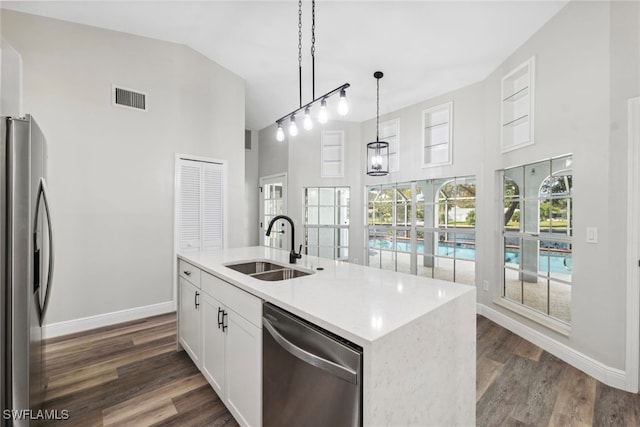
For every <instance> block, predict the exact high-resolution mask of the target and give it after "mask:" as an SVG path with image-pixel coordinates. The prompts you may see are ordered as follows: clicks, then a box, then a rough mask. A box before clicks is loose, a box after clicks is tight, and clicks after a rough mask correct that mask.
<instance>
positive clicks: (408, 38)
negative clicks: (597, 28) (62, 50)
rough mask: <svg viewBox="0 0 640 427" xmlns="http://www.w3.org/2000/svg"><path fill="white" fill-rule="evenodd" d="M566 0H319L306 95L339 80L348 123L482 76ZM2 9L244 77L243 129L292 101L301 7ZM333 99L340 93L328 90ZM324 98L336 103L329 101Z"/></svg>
mask: <svg viewBox="0 0 640 427" xmlns="http://www.w3.org/2000/svg"><path fill="white" fill-rule="evenodd" d="M566 3H567V1H565V0H562V1H520V0H511V1H468V2H465V1H407V2H405V1H362V0H361V1H330V0H318V1H317V2H316V14H315V15H316V31H315V36H316V46H315V47H316V54H315V93H316V96H319V95H321V94H323V93H324V92H327V91H329V90H331V89H334V88H335V87H337V86H340V85H341V84H343V83H346V82H348V83H350V84H351V88H350V89H349V90H348V92H347V97H348V100H349V109H350V111H349V114H348V115H347V116H346V117H345V119H346V120H349V121H356V122H359V121H363V120H367V119H369V118H372V117H375V113H376V99H375V96H376V81H375V79H374V78H373V72H374V71H376V70H381V71H383V72H384V74H385V76H384V78H383V79H382V80H381V81H380V112H381V114H384V113H385V112H389V111H393V110H397V109H399V108H402V107H406V106H409V105H412V104H415V103H417V102H420V101H423V100H426V99H429V98H431V97H433V96H437V95H439V94H442V93H446V92H449V91H451V90H455V89H457V88H460V87H464V86H466V85H469V84H472V83H474V82H477V81H480V80H483V79H484V78H485V77H486V76H487V75H488V74H489V73H490V72H491V71H493V70H494V69H495V68H496V67H497V66H498V65H499V64H500V63H501V62H502V61H504V60H505V59H506V58H507V57H508V56H509V55H510V54H511V53H513V52H514V51H515V50H516V49H517V48H518V47H519V46H520V45H521V44H522V43H523V42H525V41H526V40H527V39H528V38H529V37H530V36H531V35H532V34H534V33H535V32H536V31H537V30H538V29H539V28H540V27H542V26H543V25H544V24H545V23H546V22H547V21H548V20H549V19H550V18H551V17H552V16H553V15H554V14H555V13H557V12H558V11H559V10H560V9H561V8H562V7H563V6H564V5H565V4H566ZM1 5H2V7H3V8H6V9H12V10H18V11H22V12H26V13H31V14H36V15H42V16H48V17H51V18H57V19H62V20H66V21H71V22H76V23H81V24H86V25H91V26H95V27H100V28H106V29H111V30H115V31H122V32H126V33H131V34H136V35H140V36H145V37H151V38H155V39H160V40H165V41H171V42H175V43H181V44H184V45H187V46H190V47H192V48H193V49H195V50H197V51H199V52H200V53H202V54H203V55H205V56H207V57H208V58H210V59H212V60H213V61H215V62H217V63H218V64H220V65H222V66H224V67H225V68H227V69H229V70H231V71H233V72H234V73H236V74H237V75H239V76H241V77H242V78H244V79H245V80H246V127H247V128H248V129H253V130H259V129H262V128H264V127H266V126H268V125H270V124H272V123H273V122H274V121H275V120H276V119H278V118H280V117H281V116H283V115H285V114H287V113H289V112H291V111H292V110H294V109H295V108H297V107H298V104H299V102H298V101H299V100H298V3H297V2H296V1H293V0H285V1H266V0H263V1H129V2H120V1H44V2H38V1H23V2H9V1H2V2H1ZM302 8H303V17H302V18H303V22H302V25H303V40H302V44H303V46H302V48H303V58H302V68H303V82H302V85H303V88H302V89H303V103H306V102H308V101H310V100H311V98H312V96H311V55H310V47H311V42H310V41H311V2H310V1H303V5H302ZM334 98H337V97H334ZM332 100H333V101H332V102H336V100H334V99H333V98H332Z"/></svg>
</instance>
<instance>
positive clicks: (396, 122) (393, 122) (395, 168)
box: [380, 118, 400, 173]
mask: <svg viewBox="0 0 640 427" xmlns="http://www.w3.org/2000/svg"><path fill="white" fill-rule="evenodd" d="M387 127H392V128H393V129H394V130H395V132H394V135H391V136H389V135H385V134H384V133H381V134H380V141H386V142H388V143H389V173H394V172H399V171H400V118H395V119H390V120H385V121H384V122H382V123H380V129H385V128H387ZM390 137H395V141H393V142H391V141H389V140H388V139H387V138H390ZM394 150H395V154H393V151H394ZM392 158H393V159H394V160H392Z"/></svg>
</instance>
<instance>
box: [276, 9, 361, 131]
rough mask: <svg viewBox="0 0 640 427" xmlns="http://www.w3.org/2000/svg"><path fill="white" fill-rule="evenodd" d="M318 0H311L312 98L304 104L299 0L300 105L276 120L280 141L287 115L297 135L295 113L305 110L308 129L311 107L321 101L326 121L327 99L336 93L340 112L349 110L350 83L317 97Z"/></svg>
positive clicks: (320, 119) (320, 114)
mask: <svg viewBox="0 0 640 427" xmlns="http://www.w3.org/2000/svg"><path fill="white" fill-rule="evenodd" d="M315 29H316V2H315V0H312V1H311V79H312V80H311V94H312V98H313V99H312V100H311V102H308V103H306V104H304V105H302V0H298V89H299V93H300V106H299V107H298V108H297V109H295V110H293V111H292V112H290V113H289V114H286V115H284V116H282V117H281V118H279V119H278V120H276V123H277V124H278V130H277V131H276V139H277V140H278V141H284V131H283V130H282V121H283V120H285V119H286V118H287V117H291V124H290V125H289V135H290V136H296V135H297V134H298V127H297V126H296V124H295V114H296V113H297V112H299V111H302V110H304V122H303V127H304V128H305V129H306V130H310V129H312V128H313V121H312V119H311V111H310V110H311V107H313V105H314V104H316V103H318V101H320V111H319V112H318V122H319V123H321V124H322V123H326V122H327V120H328V114H327V99H328V98H329V97H330V96H331V95H334V94H336V93H340V101H339V103H338V114H339V115H341V116H344V115H346V114H347V113H348V112H349V106H348V105H347V91H346V89H347V88H349V86H350V85H349V83H345V84H343V85H341V86H339V87H337V88H335V89H333V90H331V91H329V92H327V93H325V94H324V95H321V96H319V97H317V98H316V93H315V91H316V90H315V86H316V72H315V51H316V35H315Z"/></svg>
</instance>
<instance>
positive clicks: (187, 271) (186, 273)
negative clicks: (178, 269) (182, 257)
mask: <svg viewBox="0 0 640 427" xmlns="http://www.w3.org/2000/svg"><path fill="white" fill-rule="evenodd" d="M183 273H184V274H185V275H187V276H191V272H190V271H189V270H185V271H183Z"/></svg>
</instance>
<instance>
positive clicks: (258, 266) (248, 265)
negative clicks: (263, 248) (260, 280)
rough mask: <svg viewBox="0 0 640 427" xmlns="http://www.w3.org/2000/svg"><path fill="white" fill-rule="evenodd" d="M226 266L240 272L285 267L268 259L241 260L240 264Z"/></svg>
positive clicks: (257, 271)
mask: <svg viewBox="0 0 640 427" xmlns="http://www.w3.org/2000/svg"><path fill="white" fill-rule="evenodd" d="M225 267H228V268H230V269H232V270H235V271H239V272H240V273H244V274H255V273H262V272H264V271H269V270H277V269H281V268H284V267H283V266H281V265H278V264H271V263H270V262H267V261H251V262H241V263H238V264H228V265H226V266H225Z"/></svg>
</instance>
